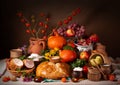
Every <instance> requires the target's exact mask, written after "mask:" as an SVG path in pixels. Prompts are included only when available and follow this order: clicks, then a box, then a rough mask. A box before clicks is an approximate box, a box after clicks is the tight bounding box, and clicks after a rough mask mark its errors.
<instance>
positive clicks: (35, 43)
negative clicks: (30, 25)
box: [28, 38, 46, 54]
mask: <svg viewBox="0 0 120 85" xmlns="http://www.w3.org/2000/svg"><path fill="white" fill-rule="evenodd" d="M29 42H30V46H29V47H28V53H29V54H31V53H36V54H40V53H41V51H42V50H44V49H45V46H46V44H45V41H44V40H43V39H39V38H37V39H36V38H30V40H29Z"/></svg>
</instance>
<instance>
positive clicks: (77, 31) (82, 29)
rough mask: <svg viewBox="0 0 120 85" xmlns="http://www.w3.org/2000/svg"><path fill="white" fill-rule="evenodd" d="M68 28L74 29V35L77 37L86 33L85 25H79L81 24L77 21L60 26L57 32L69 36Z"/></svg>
mask: <svg viewBox="0 0 120 85" xmlns="http://www.w3.org/2000/svg"><path fill="white" fill-rule="evenodd" d="M67 29H72V30H74V32H75V35H74V37H76V38H79V37H82V36H83V35H84V34H85V26H83V25H79V24H76V23H73V24H69V25H68V26H66V27H60V28H58V29H57V32H58V34H59V35H61V36H65V37H66V36H67V35H66V31H67Z"/></svg>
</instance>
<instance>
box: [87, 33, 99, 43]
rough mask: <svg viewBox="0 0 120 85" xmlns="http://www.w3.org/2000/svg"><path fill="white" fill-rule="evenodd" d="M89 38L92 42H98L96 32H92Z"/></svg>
mask: <svg viewBox="0 0 120 85" xmlns="http://www.w3.org/2000/svg"><path fill="white" fill-rule="evenodd" d="M89 39H90V40H91V41H92V42H98V40H99V39H98V35H97V34H92V35H91V36H90V37H89Z"/></svg>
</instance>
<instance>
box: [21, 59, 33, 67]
mask: <svg viewBox="0 0 120 85" xmlns="http://www.w3.org/2000/svg"><path fill="white" fill-rule="evenodd" d="M23 62H24V65H25V66H26V67H27V68H33V67H34V66H35V65H34V61H33V60H30V59H24V60H23Z"/></svg>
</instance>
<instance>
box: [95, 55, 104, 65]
mask: <svg viewBox="0 0 120 85" xmlns="http://www.w3.org/2000/svg"><path fill="white" fill-rule="evenodd" d="M95 62H96V63H97V64H98V65H100V64H102V63H103V60H102V58H101V56H96V58H95Z"/></svg>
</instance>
